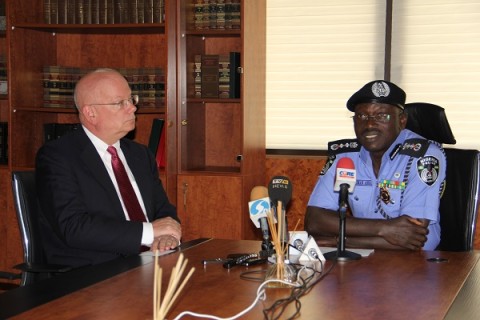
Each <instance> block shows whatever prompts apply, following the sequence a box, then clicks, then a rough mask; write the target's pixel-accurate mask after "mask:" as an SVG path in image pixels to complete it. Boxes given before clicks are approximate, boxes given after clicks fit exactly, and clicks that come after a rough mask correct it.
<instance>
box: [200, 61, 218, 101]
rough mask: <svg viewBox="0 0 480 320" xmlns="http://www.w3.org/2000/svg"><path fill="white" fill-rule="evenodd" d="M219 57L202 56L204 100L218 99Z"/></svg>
mask: <svg viewBox="0 0 480 320" xmlns="http://www.w3.org/2000/svg"><path fill="white" fill-rule="evenodd" d="M219 69H220V68H219V55H218V54H204V55H202V98H218V93H219V87H218V86H219V82H218V74H219Z"/></svg>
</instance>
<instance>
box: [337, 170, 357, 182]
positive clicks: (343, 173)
mask: <svg viewBox="0 0 480 320" xmlns="http://www.w3.org/2000/svg"><path fill="white" fill-rule="evenodd" d="M355 173H356V172H355V169H344V168H341V169H340V170H338V178H342V179H348V180H354V179H355Z"/></svg>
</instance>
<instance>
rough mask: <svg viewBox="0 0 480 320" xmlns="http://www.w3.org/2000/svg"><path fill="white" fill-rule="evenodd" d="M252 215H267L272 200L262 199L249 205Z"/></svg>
mask: <svg viewBox="0 0 480 320" xmlns="http://www.w3.org/2000/svg"><path fill="white" fill-rule="evenodd" d="M248 205H249V208H248V209H249V210H250V214H251V215H253V216H256V215H259V214H263V213H266V212H267V211H268V210H270V198H262V199H258V200H254V201H250V202H249V203H248Z"/></svg>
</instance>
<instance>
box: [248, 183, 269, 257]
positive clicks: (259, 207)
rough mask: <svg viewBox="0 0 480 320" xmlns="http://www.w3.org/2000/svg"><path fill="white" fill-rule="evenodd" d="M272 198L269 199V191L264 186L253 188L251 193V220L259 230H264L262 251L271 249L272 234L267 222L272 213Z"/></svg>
mask: <svg viewBox="0 0 480 320" xmlns="http://www.w3.org/2000/svg"><path fill="white" fill-rule="evenodd" d="M270 209H271V207H270V198H269V197H268V189H267V188H266V187H264V186H256V187H253V189H252V191H251V192H250V202H249V203H248V211H249V213H250V220H252V222H253V223H254V224H255V226H256V227H257V228H261V229H262V238H263V242H262V249H263V250H269V249H271V244H270V234H269V228H268V221H267V213H268V212H269V211H270Z"/></svg>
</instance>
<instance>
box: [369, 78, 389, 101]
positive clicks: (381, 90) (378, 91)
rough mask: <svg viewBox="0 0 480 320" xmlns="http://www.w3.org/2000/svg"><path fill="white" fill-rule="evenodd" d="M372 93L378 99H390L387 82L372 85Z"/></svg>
mask: <svg viewBox="0 0 480 320" xmlns="http://www.w3.org/2000/svg"><path fill="white" fill-rule="evenodd" d="M372 93H373V95H374V96H375V97H377V98H380V97H388V95H389V94H390V87H389V86H388V84H387V83H386V82H383V81H379V82H375V83H374V84H373V85H372Z"/></svg>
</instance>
